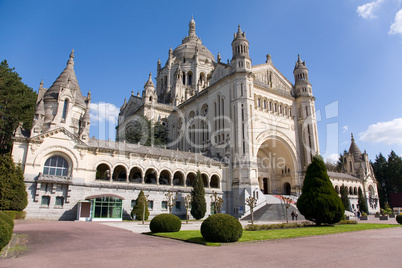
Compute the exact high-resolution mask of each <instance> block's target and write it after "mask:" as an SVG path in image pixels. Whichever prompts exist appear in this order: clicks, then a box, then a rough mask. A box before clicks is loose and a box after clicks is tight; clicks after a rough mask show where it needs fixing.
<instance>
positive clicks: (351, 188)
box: [349, 186, 353, 195]
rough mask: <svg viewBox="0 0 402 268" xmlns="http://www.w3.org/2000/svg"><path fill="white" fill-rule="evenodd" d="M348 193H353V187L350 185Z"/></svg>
mask: <svg viewBox="0 0 402 268" xmlns="http://www.w3.org/2000/svg"><path fill="white" fill-rule="evenodd" d="M349 195H353V187H352V186H350V187H349Z"/></svg>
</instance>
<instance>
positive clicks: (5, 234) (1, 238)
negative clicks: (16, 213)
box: [0, 211, 14, 250]
mask: <svg viewBox="0 0 402 268" xmlns="http://www.w3.org/2000/svg"><path fill="white" fill-rule="evenodd" d="M13 228H14V222H13V219H11V218H10V217H9V216H8V215H7V214H6V213H4V212H2V211H0V250H1V249H3V248H4V247H5V246H6V245H7V244H8V242H10V240H11V237H12V235H13Z"/></svg>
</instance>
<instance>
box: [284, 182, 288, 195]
mask: <svg viewBox="0 0 402 268" xmlns="http://www.w3.org/2000/svg"><path fill="white" fill-rule="evenodd" d="M283 188H284V190H285V195H290V183H288V182H285V184H284V187H283Z"/></svg>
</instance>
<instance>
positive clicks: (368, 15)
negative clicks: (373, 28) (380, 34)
mask: <svg viewBox="0 0 402 268" xmlns="http://www.w3.org/2000/svg"><path fill="white" fill-rule="evenodd" d="M383 1H384V0H375V1H373V2H370V3H367V4H364V5H361V6H358V7H357V10H356V12H357V14H358V15H359V16H360V17H362V18H363V19H374V18H376V16H375V15H374V14H373V13H374V11H375V10H376V9H377V8H378V7H379V6H380V5H381V3H382V2H383Z"/></svg>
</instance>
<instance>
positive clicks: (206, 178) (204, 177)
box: [201, 173, 209, 188]
mask: <svg viewBox="0 0 402 268" xmlns="http://www.w3.org/2000/svg"><path fill="white" fill-rule="evenodd" d="M201 178H202V182H203V183H204V188H208V186H209V181H208V175H207V174H205V173H202V174H201Z"/></svg>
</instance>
